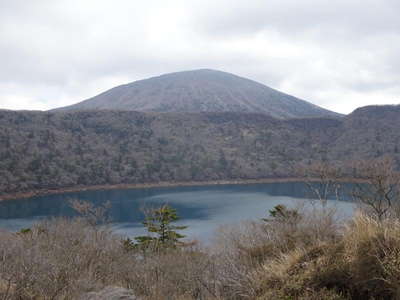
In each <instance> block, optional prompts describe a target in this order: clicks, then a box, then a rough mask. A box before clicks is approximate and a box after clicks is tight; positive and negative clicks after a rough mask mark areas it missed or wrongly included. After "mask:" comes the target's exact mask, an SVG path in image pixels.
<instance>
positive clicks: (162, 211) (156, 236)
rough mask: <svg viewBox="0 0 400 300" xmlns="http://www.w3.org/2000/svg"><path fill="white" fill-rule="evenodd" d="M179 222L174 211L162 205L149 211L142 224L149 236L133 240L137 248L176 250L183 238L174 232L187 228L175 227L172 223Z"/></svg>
mask: <svg viewBox="0 0 400 300" xmlns="http://www.w3.org/2000/svg"><path fill="white" fill-rule="evenodd" d="M177 220H179V217H178V214H177V211H176V209H174V208H172V207H170V206H169V205H163V206H161V207H159V208H156V209H152V210H150V211H149V212H148V213H147V215H146V218H145V221H144V222H143V225H144V226H145V227H146V228H147V231H148V232H149V235H145V236H138V237H136V238H135V240H136V242H137V246H139V247H140V246H144V247H149V246H153V247H155V248H157V249H158V248H160V247H161V248H176V247H177V246H178V245H180V244H182V242H181V241H180V239H182V238H184V237H185V236H184V235H182V234H180V233H178V232H176V231H177V230H183V229H185V228H187V226H176V225H173V224H172V223H173V222H175V221H177Z"/></svg>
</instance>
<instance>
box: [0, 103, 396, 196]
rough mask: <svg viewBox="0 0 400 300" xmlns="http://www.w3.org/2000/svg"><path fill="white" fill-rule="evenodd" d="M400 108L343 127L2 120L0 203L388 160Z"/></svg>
mask: <svg viewBox="0 0 400 300" xmlns="http://www.w3.org/2000/svg"><path fill="white" fill-rule="evenodd" d="M398 128H400V106H384V107H366V108H361V109H358V110H356V111H355V112H353V113H352V114H350V115H348V116H346V117H344V118H340V119H338V118H310V119H289V120H281V119H276V118H272V117H270V116H267V115H265V114H243V113H230V112H228V113H155V112H134V111H84V112H27V111H26V112H15V111H0V195H1V194H7V193H8V194H10V193H15V192H27V191H32V190H43V189H60V188H65V187H79V186H90V185H107V184H125V183H152V182H159V181H171V182H174V181H205V180H207V181H210V180H223V179H258V178H266V177H273V178H276V177H290V176H293V167H295V166H296V165H297V164H299V163H309V162H312V161H316V160H328V161H330V162H332V163H341V162H345V161H348V160H356V159H362V158H374V157H378V156H382V155H391V156H393V157H395V158H396V160H397V161H398V162H399V161H400V131H399V130H398Z"/></svg>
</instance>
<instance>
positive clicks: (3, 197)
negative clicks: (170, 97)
mask: <svg viewBox="0 0 400 300" xmlns="http://www.w3.org/2000/svg"><path fill="white" fill-rule="evenodd" d="M302 181H315V182H316V181H319V180H318V179H317V178H313V179H310V178H304V177H278V178H261V179H232V180H213V181H182V182H178V181H177V182H174V181H160V182H153V183H133V184H112V185H111V184H109V185H92V186H76V187H68V188H60V189H46V190H45V189H43V190H35V191H30V192H22V193H12V194H5V195H0V201H4V200H16V199H26V198H31V197H36V196H44V195H56V194H65V193H74V192H83V191H96V190H116V189H148V188H158V187H179V186H207V185H231V184H235V185H237V184H262V183H280V182H302ZM339 181H340V182H356V181H357V182H360V181H362V180H359V179H354V178H342V179H340V180H339Z"/></svg>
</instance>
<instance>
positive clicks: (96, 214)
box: [69, 199, 111, 226]
mask: <svg viewBox="0 0 400 300" xmlns="http://www.w3.org/2000/svg"><path fill="white" fill-rule="evenodd" d="M69 204H70V206H71V207H72V208H73V209H74V210H75V211H76V212H77V213H78V214H79V215H80V216H81V217H83V218H84V219H85V220H86V221H87V222H88V223H89V224H90V225H93V226H94V225H98V224H103V223H107V222H109V221H110V218H109V210H110V208H111V203H110V201H107V202H105V203H103V204H101V205H98V206H95V205H93V203H91V202H88V201H82V200H78V199H72V200H70V201H69Z"/></svg>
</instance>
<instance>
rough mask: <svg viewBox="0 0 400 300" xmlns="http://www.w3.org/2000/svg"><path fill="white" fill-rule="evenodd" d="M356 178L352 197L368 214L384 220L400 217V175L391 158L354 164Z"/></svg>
mask: <svg viewBox="0 0 400 300" xmlns="http://www.w3.org/2000/svg"><path fill="white" fill-rule="evenodd" d="M354 170H355V174H356V176H357V177H358V178H359V179H361V180H362V182H356V183H354V189H353V191H352V196H353V198H354V200H355V201H357V202H359V203H360V204H361V205H362V206H361V208H362V209H364V211H365V212H366V213H369V214H370V215H372V216H375V217H376V218H377V219H378V220H383V219H385V218H387V217H389V216H396V217H399V216H400V197H399V196H400V173H399V172H398V171H396V169H395V162H394V160H393V159H392V158H390V157H383V158H379V159H375V160H368V161H358V162H355V163H354Z"/></svg>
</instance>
